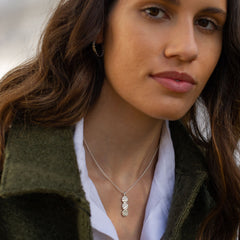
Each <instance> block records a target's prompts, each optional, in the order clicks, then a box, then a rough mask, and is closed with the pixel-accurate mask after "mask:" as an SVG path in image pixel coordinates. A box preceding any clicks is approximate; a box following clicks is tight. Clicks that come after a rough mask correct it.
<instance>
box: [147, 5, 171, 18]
mask: <svg viewBox="0 0 240 240" xmlns="http://www.w3.org/2000/svg"><path fill="white" fill-rule="evenodd" d="M149 10H150V11H153V10H155V11H156V10H157V11H158V13H160V12H162V13H163V14H164V15H165V16H168V15H167V14H166V11H165V10H164V9H162V8H160V7H154V6H153V7H147V8H144V9H143V10H142V11H143V12H144V13H145V15H146V16H147V17H149V18H151V19H155V20H160V19H163V18H164V17H160V18H158V17H156V16H153V15H151V13H150V11H149Z"/></svg>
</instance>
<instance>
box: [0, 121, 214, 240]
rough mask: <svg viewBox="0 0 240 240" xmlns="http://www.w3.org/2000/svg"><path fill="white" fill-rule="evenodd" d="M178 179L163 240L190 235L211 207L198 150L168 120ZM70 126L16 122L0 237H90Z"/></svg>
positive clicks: (0, 198) (1, 196) (186, 239)
mask: <svg viewBox="0 0 240 240" xmlns="http://www.w3.org/2000/svg"><path fill="white" fill-rule="evenodd" d="M170 129H171V135H172V140H173V144H174V150H175V157H176V160H175V161H176V170H175V172H176V180H175V188H174V194H173V200H172V205H171V209H170V213H169V219H168V224H167V229H166V232H165V234H164V237H163V239H164V240H194V239H195V237H196V233H197V230H198V228H199V225H200V223H201V222H202V220H203V219H204V217H205V216H206V215H207V214H208V213H209V211H210V210H211V208H212V207H213V206H214V201H213V198H212V197H211V192H210V191H209V187H208V175H207V171H206V168H205V166H204V162H205V161H206V160H205V158H204V156H203V155H202V153H201V152H200V150H199V149H198V148H197V147H196V146H195V145H194V143H193V142H192V140H191V138H190V137H189V136H188V134H187V132H186V131H185V129H184V128H183V127H182V125H181V124H180V123H178V122H171V123H170ZM73 133H74V130H73V129H72V128H61V129H53V128H49V129H48V128H42V127H39V126H23V125H21V124H14V125H13V127H12V128H11V129H10V131H9V134H8V139H7V145H6V150H5V162H4V168H3V172H2V176H1V185H0V239H1V240H54V239H56V240H77V239H80V240H90V239H92V231H91V224H90V208H89V203H88V202H87V200H86V198H85V193H84V191H83V188H82V185H81V182H80V175H79V170H78V166H77V161H76V156H75V151H74V144H73Z"/></svg>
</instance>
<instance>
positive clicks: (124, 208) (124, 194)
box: [83, 139, 159, 217]
mask: <svg viewBox="0 0 240 240" xmlns="http://www.w3.org/2000/svg"><path fill="white" fill-rule="evenodd" d="M83 142H84V144H85V146H86V148H87V150H88V152H89V154H90V156H91V158H92V160H93V161H94V163H95V164H96V166H97V168H98V169H99V170H100V171H101V173H102V174H103V176H104V177H105V178H106V179H107V180H108V181H109V182H110V183H111V184H112V185H113V186H114V187H115V188H116V189H117V190H118V191H119V192H120V193H121V194H122V199H121V201H122V210H121V214H122V216H123V217H127V216H128V197H127V193H128V192H129V191H131V190H132V189H133V188H134V187H135V186H136V184H137V183H138V182H139V181H140V180H141V178H142V177H143V176H144V175H145V173H146V172H147V170H148V169H149V168H150V166H151V164H152V162H153V160H154V158H155V156H156V154H157V151H158V148H159V145H158V147H157V148H156V150H155V151H154V154H153V156H152V158H151V160H150V162H149V163H148V165H147V167H146V168H145V170H144V171H143V172H142V174H141V175H140V176H139V177H138V179H137V180H136V181H135V182H134V183H133V184H132V185H131V186H130V187H129V188H128V189H127V190H126V191H123V190H122V189H121V188H120V187H118V186H117V184H115V183H114V182H113V181H112V179H111V178H110V177H109V176H108V175H107V174H106V173H105V171H104V170H103V168H102V167H101V166H100V165H99V163H98V162H97V160H96V158H95V156H94V154H93V153H92V151H91V150H90V148H89V146H88V144H87V141H86V140H85V139H83Z"/></svg>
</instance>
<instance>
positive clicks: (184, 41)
mask: <svg viewBox="0 0 240 240" xmlns="http://www.w3.org/2000/svg"><path fill="white" fill-rule="evenodd" d="M164 55H165V57H166V58H177V59H178V60H179V61H184V62H192V61H194V60H195V59H196V58H197V56H198V45H197V42H196V39H195V34H194V24H193V23H192V21H185V22H181V23H180V24H176V25H175V27H174V28H173V29H172V30H171V32H170V34H169V38H168V41H167V44H166V47H165V50H164Z"/></svg>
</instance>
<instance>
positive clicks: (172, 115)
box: [147, 110, 188, 121]
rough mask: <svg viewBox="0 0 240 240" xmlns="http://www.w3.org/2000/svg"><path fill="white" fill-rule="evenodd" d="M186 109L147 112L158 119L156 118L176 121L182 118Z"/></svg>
mask: <svg viewBox="0 0 240 240" xmlns="http://www.w3.org/2000/svg"><path fill="white" fill-rule="evenodd" d="M187 112H188V111H173V110H172V111H164V112H163V111H161V112H158V113H156V112H151V113H147V115H148V116H150V117H152V118H154V119H158V120H169V121H176V120H179V119H181V118H183V117H184V116H185V115H186V114H187Z"/></svg>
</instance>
